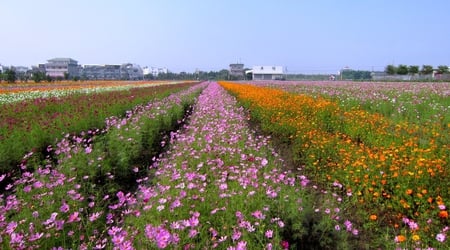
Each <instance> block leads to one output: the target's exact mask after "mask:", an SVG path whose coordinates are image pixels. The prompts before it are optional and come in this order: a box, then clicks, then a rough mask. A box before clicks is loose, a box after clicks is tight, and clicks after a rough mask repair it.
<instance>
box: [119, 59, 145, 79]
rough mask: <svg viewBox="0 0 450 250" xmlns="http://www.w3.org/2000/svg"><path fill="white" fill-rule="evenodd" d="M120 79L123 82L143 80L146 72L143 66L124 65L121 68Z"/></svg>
mask: <svg viewBox="0 0 450 250" xmlns="http://www.w3.org/2000/svg"><path fill="white" fill-rule="evenodd" d="M120 78H121V79H123V80H142V79H144V72H143V71H142V68H141V66H139V65H137V64H132V63H125V64H122V66H121V67H120Z"/></svg>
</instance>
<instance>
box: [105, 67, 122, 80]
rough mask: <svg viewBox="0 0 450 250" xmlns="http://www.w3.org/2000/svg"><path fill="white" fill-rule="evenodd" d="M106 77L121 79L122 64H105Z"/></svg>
mask: <svg viewBox="0 0 450 250" xmlns="http://www.w3.org/2000/svg"><path fill="white" fill-rule="evenodd" d="M104 67H105V69H104V77H105V78H104V79H108V80H120V68H121V65H120V64H105V65H104Z"/></svg>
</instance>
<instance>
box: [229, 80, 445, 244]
mask: <svg viewBox="0 0 450 250" xmlns="http://www.w3.org/2000/svg"><path fill="white" fill-rule="evenodd" d="M221 85H222V86H224V87H225V88H226V89H227V90H229V91H231V92H232V93H233V94H234V95H236V96H237V98H238V99H239V101H241V102H242V103H244V104H245V105H246V107H248V108H249V109H250V111H251V114H252V119H255V120H256V121H258V122H260V123H261V128H262V130H263V131H264V132H266V133H271V134H273V135H274V136H275V137H279V138H282V139H283V140H284V142H285V143H287V145H288V146H289V147H290V148H292V151H291V153H292V154H294V157H295V158H296V162H297V164H302V165H304V166H305V169H306V170H307V172H309V173H311V175H312V176H315V178H314V181H317V182H318V183H321V185H325V186H328V187H330V188H331V189H333V190H340V191H341V192H342V193H343V194H345V196H346V200H347V201H348V202H349V203H350V204H352V205H353V206H355V208H357V209H356V210H355V213H354V216H355V217H354V218H355V219H357V220H358V221H359V222H360V223H361V224H362V225H363V226H364V227H366V228H370V230H373V232H374V234H373V240H374V242H373V243H372V244H373V247H393V246H392V245H389V244H393V243H395V244H397V243H398V244H400V243H401V244H403V245H402V246H407V245H406V244H411V245H410V246H413V247H421V246H422V247H423V246H427V247H428V246H429V247H438V248H439V247H443V245H446V246H447V245H448V241H446V234H447V231H448V209H447V206H448V204H447V203H448V201H449V198H450V197H449V196H448V195H449V193H448V185H447V183H448V171H447V170H446V166H448V159H447V157H448V152H449V147H448V141H446V139H445V138H446V137H442V136H441V135H440V131H438V130H437V127H439V126H432V127H418V126H414V125H410V124H408V123H407V122H403V123H395V122H393V121H391V120H390V119H388V118H386V117H383V116H381V115H379V114H376V113H369V112H367V111H364V110H361V109H357V108H352V109H349V110H346V109H342V108H341V106H340V105H338V103H336V102H334V101H332V100H330V99H327V98H324V97H320V96H317V97H315V98H313V97H311V96H309V95H304V94H303V95H299V94H289V93H287V92H285V91H281V90H277V89H273V88H263V87H257V86H251V85H248V84H232V83H221ZM444 183H445V185H442V184H444ZM405 221H406V222H407V223H406V222H405ZM383 225H385V226H383ZM392 234H397V235H398V236H399V237H395V238H392V236H391V235H392ZM386 237H391V239H392V241H391V242H386V240H382V241H380V242H376V239H377V238H378V239H385V238H386Z"/></svg>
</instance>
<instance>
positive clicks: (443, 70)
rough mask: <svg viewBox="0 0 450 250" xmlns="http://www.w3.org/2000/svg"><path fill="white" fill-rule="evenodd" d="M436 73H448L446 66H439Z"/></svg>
mask: <svg viewBox="0 0 450 250" xmlns="http://www.w3.org/2000/svg"><path fill="white" fill-rule="evenodd" d="M438 73H439V74H446V73H449V69H448V66H446V65H439V66H438Z"/></svg>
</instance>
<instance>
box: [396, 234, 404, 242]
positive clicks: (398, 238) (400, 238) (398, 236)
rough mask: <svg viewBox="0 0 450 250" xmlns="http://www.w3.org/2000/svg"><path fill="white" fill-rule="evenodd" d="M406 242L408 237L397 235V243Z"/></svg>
mask: <svg viewBox="0 0 450 250" xmlns="http://www.w3.org/2000/svg"><path fill="white" fill-rule="evenodd" d="M405 240H406V237H405V236H403V235H401V234H400V235H397V237H395V242H403V241H405Z"/></svg>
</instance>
